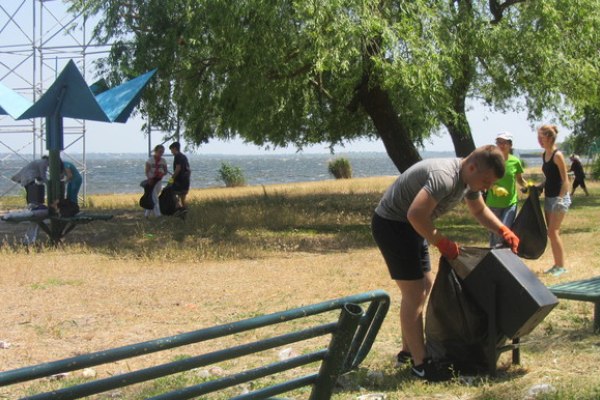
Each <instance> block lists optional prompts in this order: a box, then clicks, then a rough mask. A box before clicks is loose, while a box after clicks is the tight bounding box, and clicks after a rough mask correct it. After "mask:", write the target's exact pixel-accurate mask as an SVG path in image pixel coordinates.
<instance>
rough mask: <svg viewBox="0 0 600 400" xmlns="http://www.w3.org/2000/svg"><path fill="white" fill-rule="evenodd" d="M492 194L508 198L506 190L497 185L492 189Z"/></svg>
mask: <svg viewBox="0 0 600 400" xmlns="http://www.w3.org/2000/svg"><path fill="white" fill-rule="evenodd" d="M492 193H494V195H495V196H498V197H504V196H508V190H506V189H504V188H503V187H501V186H497V185H494V187H492Z"/></svg>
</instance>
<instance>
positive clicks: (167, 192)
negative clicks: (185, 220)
mask: <svg viewBox="0 0 600 400" xmlns="http://www.w3.org/2000/svg"><path fill="white" fill-rule="evenodd" d="M158 205H159V206H160V212H161V214H164V215H173V214H175V211H177V197H176V196H175V190H174V189H173V185H167V186H165V188H164V189H163V190H162V191H161V192H160V196H158Z"/></svg>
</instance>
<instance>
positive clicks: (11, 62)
mask: <svg viewBox="0 0 600 400" xmlns="http://www.w3.org/2000/svg"><path fill="white" fill-rule="evenodd" d="M68 7H69V6H68V5H67V4H65V3H63V2H62V1H57V0H11V1H3V2H2V3H0V82H2V83H3V84H4V85H5V86H7V87H9V88H11V89H13V90H15V91H17V92H19V93H20V94H21V95H23V96H24V97H26V98H28V99H30V100H31V101H33V102H35V101H36V100H37V99H38V98H39V97H40V96H41V94H43V93H44V90H45V89H46V88H47V87H49V86H50V84H51V83H52V82H53V81H54V80H55V78H56V76H57V74H58V72H59V71H61V70H62V69H63V68H64V66H65V65H66V63H67V62H68V61H69V60H73V61H74V62H75V63H76V65H77V67H78V68H79V70H80V71H81V72H82V73H83V75H84V77H86V79H87V78H88V76H89V75H91V69H90V67H91V65H92V61H94V60H95V59H97V58H99V57H101V56H103V55H106V54H107V53H108V51H109V48H110V46H109V45H101V44H99V43H95V42H94V41H93V38H92V35H91V29H93V27H94V24H90V23H88V21H86V19H85V18H84V17H82V16H77V15H75V16H74V15H73V14H71V13H69V12H68ZM91 78H93V76H92V77H91ZM44 123H45V121H44V119H42V118H39V119H32V120H27V121H14V120H12V119H11V118H10V117H8V116H0V154H1V157H0V165H2V166H7V165H9V166H14V165H15V164H16V165H18V164H22V162H21V161H27V162H28V161H31V160H32V159H37V158H39V157H40V156H41V155H42V154H43V153H44V152H45V149H46V144H45V139H46V138H45V134H44V133H45V126H44ZM64 133H65V137H64V140H65V143H64V147H65V149H64V152H63V157H64V158H65V159H68V160H69V161H71V162H73V163H74V164H76V165H77V166H78V169H80V171H81V173H82V175H83V185H82V188H81V195H82V196H83V199H84V200H85V197H86V193H87V189H86V180H87V179H86V175H87V169H86V140H85V134H86V125H85V121H80V120H72V119H71V120H66V121H65V125H64ZM12 172H13V171H12V170H11V169H10V168H2V169H1V170H0V187H2V190H0V196H4V195H6V194H16V193H17V192H18V191H19V190H20V188H19V186H18V185H16V184H14V183H12V181H10V177H11V175H12Z"/></svg>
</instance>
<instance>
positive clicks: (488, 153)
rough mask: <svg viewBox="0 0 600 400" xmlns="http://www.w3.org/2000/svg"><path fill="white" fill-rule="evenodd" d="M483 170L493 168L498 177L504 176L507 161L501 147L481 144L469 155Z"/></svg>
mask: <svg viewBox="0 0 600 400" xmlns="http://www.w3.org/2000/svg"><path fill="white" fill-rule="evenodd" d="M467 158H468V159H470V161H472V162H474V163H475V165H476V166H477V167H478V168H479V169H480V170H482V171H486V170H492V171H494V175H495V176H496V178H498V179H500V178H502V177H503V176H504V171H505V166H504V165H505V161H504V156H503V155H502V152H501V151H500V149H499V148H498V147H496V146H494V145H491V144H490V145H486V146H481V147H478V148H476V149H475V150H473V152H472V153H471V154H469V156H468V157H467Z"/></svg>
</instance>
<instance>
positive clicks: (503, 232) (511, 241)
mask: <svg viewBox="0 0 600 400" xmlns="http://www.w3.org/2000/svg"><path fill="white" fill-rule="evenodd" d="M498 233H499V234H500V236H502V239H504V243H506V244H507V245H508V247H510V249H511V250H512V252H513V253H515V254H516V253H517V249H518V248H519V238H518V237H517V235H515V233H514V232H513V231H511V230H510V229H508V228H507V227H506V226H504V225H502V226H501V227H500V229H498Z"/></svg>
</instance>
